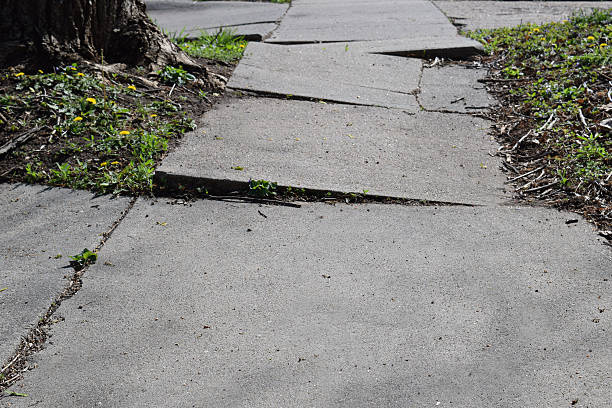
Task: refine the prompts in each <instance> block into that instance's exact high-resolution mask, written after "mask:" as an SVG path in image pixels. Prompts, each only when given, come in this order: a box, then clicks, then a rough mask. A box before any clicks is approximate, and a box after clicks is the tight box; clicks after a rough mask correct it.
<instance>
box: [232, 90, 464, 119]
mask: <svg viewBox="0 0 612 408" xmlns="http://www.w3.org/2000/svg"><path fill="white" fill-rule="evenodd" d="M360 87H361V88H370V89H376V90H381V91H386V89H381V88H374V87H366V86H360ZM228 89H231V90H233V91H238V92H241V93H243V94H244V95H251V96H254V97H257V98H271V99H289V100H296V101H306V102H325V103H327V102H329V103H334V104H337V105H348V106H371V107H374V108H384V109H395V110H398V111H400V112H404V113H406V114H408V115H415V113H413V112H409V111H407V110H406V109H402V108H397V107H390V106H384V105H376V104H372V103H357V102H348V101H342V100H337V99H329V98H318V97H313V96H304V95H294V94H283V93H279V92H272V91H260V90H255V89H249V88H239V87H228ZM389 92H391V93H394V94H398V95H411V96H415V97H416V94H415V93H413V92H417V91H416V90H415V91H413V92H398V91H389ZM464 113H465V112H464Z"/></svg>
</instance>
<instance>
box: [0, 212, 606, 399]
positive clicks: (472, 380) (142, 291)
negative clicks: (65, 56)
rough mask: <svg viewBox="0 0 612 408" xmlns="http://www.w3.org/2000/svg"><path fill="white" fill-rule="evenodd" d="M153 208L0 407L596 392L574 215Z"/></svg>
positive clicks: (597, 294)
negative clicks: (23, 395)
mask: <svg viewBox="0 0 612 408" xmlns="http://www.w3.org/2000/svg"><path fill="white" fill-rule="evenodd" d="M152 204H153V203H152V202H149V201H145V200H142V201H139V203H138V204H137V206H136V207H135V208H134V209H133V210H132V211H131V212H130V214H129V215H128V217H127V218H126V219H125V220H124V221H123V222H122V224H121V225H120V226H119V228H118V229H117V230H116V231H115V234H114V235H113V238H112V239H111V240H110V241H109V242H108V243H107V244H106V246H105V247H104V249H103V251H102V253H101V256H102V257H103V258H104V259H106V260H108V261H109V262H110V263H112V265H113V266H109V265H105V264H104V263H102V262H98V263H97V264H96V265H94V266H93V267H92V268H91V269H90V270H89V271H88V273H87V274H86V275H85V277H84V284H83V288H82V289H81V290H80V291H79V292H78V293H77V294H76V295H75V296H74V297H73V298H71V299H69V300H67V301H65V302H64V303H62V305H61V307H60V308H59V313H60V314H61V315H62V316H63V317H64V318H65V320H64V321H62V322H60V323H58V324H56V325H55V326H54V329H53V330H52V333H53V338H52V339H53V344H49V345H48V346H47V348H46V349H45V350H43V351H42V352H40V353H38V354H37V355H36V356H35V357H34V359H33V362H32V363H33V364H34V363H35V364H37V368H36V369H34V370H33V371H30V372H27V373H26V374H25V381H24V382H22V383H20V384H19V385H17V386H15V387H13V388H12V389H13V390H14V391H16V392H23V393H27V394H28V395H29V396H28V397H27V398H11V399H8V400H7V401H10V402H12V403H14V405H12V407H26V406H33V405H35V406H36V407H41V408H42V407H68V406H82V407H94V406H103V407H151V406H156V407H157V406H181V407H191V406H195V407H232V408H233V407H304V406H312V407H427V406H432V407H436V406H441V407H451V406H452V407H455V406H456V407H474V408H480V407H486V408H490V407H509V406H517V407H544V406H554V407H566V406H571V405H572V401H576V400H577V401H578V403H577V404H574V405H576V406H583V407H587V406H588V407H604V406H607V405H608V402H609V401H610V392H609V391H610V390H609V385H610V378H611V376H612V371H611V367H612V337H611V336H610V329H611V325H612V320H611V319H612V313H610V310H611V309H612V288H611V286H610V285H611V282H612V275H611V274H612V259H611V258H610V250H609V248H608V247H605V246H603V245H602V244H601V242H599V241H598V240H597V239H596V235H595V234H594V233H593V231H592V229H591V226H590V225H588V224H587V223H586V222H584V221H582V220H580V221H579V222H578V223H576V224H571V225H566V224H565V221H566V220H567V219H568V218H572V219H573V218H575V216H574V215H570V214H566V213H559V212H557V211H554V210H546V209H537V208H510V207H503V208H500V207H495V208H492V207H487V208H466V207H444V208H435V207H399V206H381V205H361V206H345V205H337V206H331V205H326V204H304V206H303V207H302V208H301V209H294V208H287V207H262V206H256V205H248V204H236V203H220V202H206V201H200V202H195V203H193V204H191V205H190V206H188V207H187V206H176V205H174V206H170V205H167V204H164V203H163V202H158V203H155V205H152ZM260 213H261V214H264V215H265V216H266V217H267V218H264V217H263V216H261V215H260ZM160 224H162V225H160ZM601 310H604V312H601Z"/></svg>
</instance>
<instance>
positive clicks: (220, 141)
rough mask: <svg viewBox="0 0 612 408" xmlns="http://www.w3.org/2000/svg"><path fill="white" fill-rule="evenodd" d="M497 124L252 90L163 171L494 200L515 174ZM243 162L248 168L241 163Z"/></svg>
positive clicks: (218, 113) (189, 139) (213, 114)
mask: <svg viewBox="0 0 612 408" xmlns="http://www.w3.org/2000/svg"><path fill="white" fill-rule="evenodd" d="M488 128H489V123H488V122H487V121H485V120H483V119H480V118H474V117H471V116H468V115H452V114H440V113H418V114H416V115H409V114H405V113H401V112H398V111H397V110H390V109H384V108H373V107H361V106H347V105H335V104H321V103H313V102H305V101H290V100H278V99H267V98H266V99H261V98H245V99H236V100H230V101H228V103H227V104H223V105H219V106H217V108H216V109H214V110H212V111H210V112H208V113H207V114H206V115H205V116H204V117H203V118H202V121H201V123H200V124H199V129H198V130H196V131H195V132H192V133H190V134H188V135H187V136H186V138H185V139H184V141H183V143H182V144H181V146H179V147H178V148H177V149H176V150H175V151H174V152H172V153H170V155H169V156H168V157H167V158H166V159H165V160H164V161H163V163H162V165H161V166H160V167H159V168H158V169H157V173H156V177H159V178H161V179H163V178H166V179H168V178H173V179H177V178H178V179H179V180H180V179H182V178H183V177H185V176H187V177H200V178H214V179H220V180H233V181H242V182H247V181H248V180H249V179H251V178H252V179H266V180H271V181H276V182H278V183H279V184H281V185H286V186H297V187H308V188H316V189H321V190H334V191H345V192H349V191H350V192H362V191H363V190H369V193H370V194H381V195H387V196H398V197H406V198H413V199H427V200H435V201H449V202H459V203H468V204H486V203H492V202H499V201H500V200H502V197H503V194H502V186H503V182H504V180H505V178H504V177H503V175H502V174H501V172H500V171H499V170H498V169H497V160H496V159H494V158H492V157H491V156H489V155H488V154H487V153H488V152H494V151H495V150H496V144H495V143H493V142H492V141H491V140H490V137H489V136H488V135H487V133H488ZM236 166H240V167H243V168H244V170H243V171H236V170H233V169H232V167H236Z"/></svg>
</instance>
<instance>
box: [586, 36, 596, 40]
mask: <svg viewBox="0 0 612 408" xmlns="http://www.w3.org/2000/svg"><path fill="white" fill-rule="evenodd" d="M594 39H595V37H593V36H592V35H589V36H588V37H587V41H593V40H594Z"/></svg>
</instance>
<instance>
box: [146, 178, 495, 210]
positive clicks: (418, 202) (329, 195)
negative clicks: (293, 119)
mask: <svg viewBox="0 0 612 408" xmlns="http://www.w3.org/2000/svg"><path fill="white" fill-rule="evenodd" d="M154 183H155V190H154V196H156V197H165V198H180V199H184V200H215V201H230V202H245V203H255V204H269V205H278V206H286V207H293V208H300V207H301V204H300V203H307V202H324V203H329V204H336V203H339V204H395V205H404V206H420V207H430V206H438V207H451V206H452V207H482V206H483V205H482V204H472V203H461V202H449V201H438V200H428V199H418V198H406V197H397V196H390V195H379V194H368V192H367V191H362V192H344V191H337V190H324V189H317V188H307V187H295V186H289V185H276V184H275V190H274V191H273V192H270V194H269V195H266V196H258V195H253V193H254V192H253V191H252V190H251V189H250V183H249V182H248V181H238V180H229V179H215V178H208V177H192V176H184V175H177V174H169V173H165V172H160V171H157V172H156V173H155V176H154Z"/></svg>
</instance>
